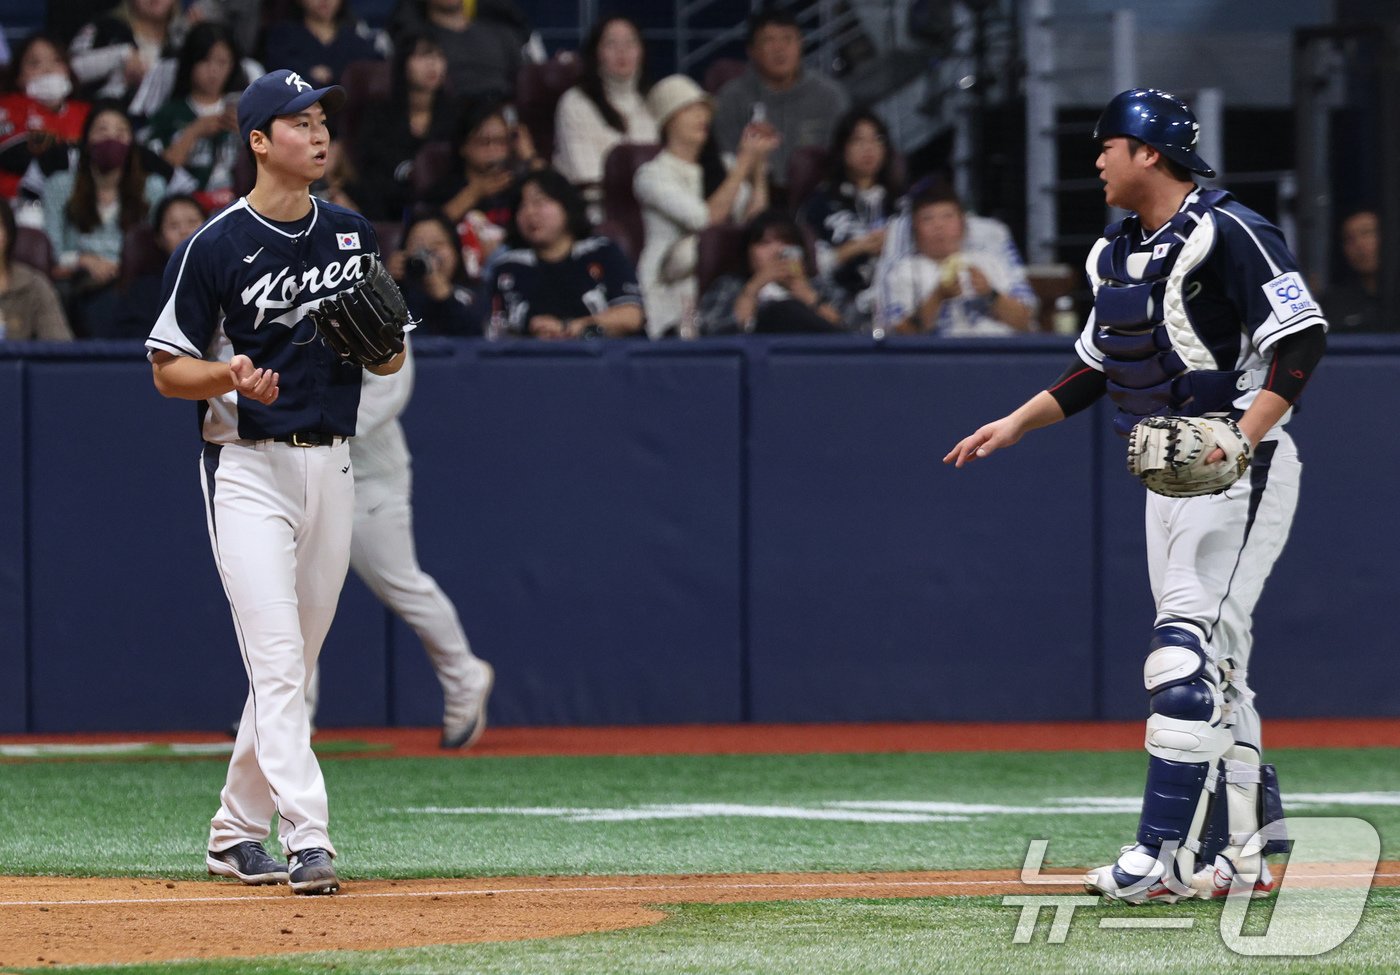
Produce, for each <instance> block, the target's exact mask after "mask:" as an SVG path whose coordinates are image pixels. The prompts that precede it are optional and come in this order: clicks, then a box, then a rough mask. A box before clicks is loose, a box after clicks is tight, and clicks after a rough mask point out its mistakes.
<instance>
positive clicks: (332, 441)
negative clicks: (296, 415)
mask: <svg viewBox="0 0 1400 975" xmlns="http://www.w3.org/2000/svg"><path fill="white" fill-rule="evenodd" d="M272 439H273V440H275V441H277V442H278V443H286V444H291V445H292V446H293V447H334V446H335V445H336V444H338V443H340V441H342V440H344V439H345V437H342V436H340V435H338V434H334V433H289V434H287V435H286V436H285V437H273V438H272Z"/></svg>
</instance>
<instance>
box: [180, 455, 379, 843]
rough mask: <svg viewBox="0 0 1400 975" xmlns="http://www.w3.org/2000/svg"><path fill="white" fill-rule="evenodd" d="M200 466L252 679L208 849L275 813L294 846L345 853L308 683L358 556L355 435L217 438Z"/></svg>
mask: <svg viewBox="0 0 1400 975" xmlns="http://www.w3.org/2000/svg"><path fill="white" fill-rule="evenodd" d="M201 475H202V476H201V479H200V480H201V484H202V485H203V488H204V495H205V510H206V513H207V515H208V522H209V539H210V543H211V544H212V546H213V549H214V562H215V564H216V566H217V567H218V570H219V576H220V578H221V579H222V580H223V584H224V591H225V592H226V594H227V595H228V601H229V607H230V608H231V609H232V611H233V624H234V629H235V630H236V632H237V635H238V643H239V647H240V649H241V651H242V654H243V666H244V668H245V669H246V671H247V673H248V682H249V693H248V700H247V703H246V704H245V705H244V708H243V716H242V718H241V719H240V721H239V725H238V738H237V739H236V741H235V742H234V746H233V757H232V759H230V761H229V767H228V779H227V781H226V783H225V785H224V789H223V792H222V793H221V794H220V800H221V805H220V807H219V811H218V814H217V815H215V817H214V819H213V821H212V822H211V824H210V832H209V848H210V849H211V850H223V849H227V848H228V847H230V846H234V845H236V844H238V843H241V842H243V841H244V840H258V841H261V840H262V839H264V838H265V837H266V836H267V832H268V829H269V827H270V825H271V823H272V816H273V813H276V814H278V816H279V817H280V820H281V822H280V824H279V826H278V838H279V840H280V842H281V845H282V852H283V853H284V854H286V853H291V852H295V851H297V850H304V849H307V848H309V847H321V848H323V849H326V850H330V851H331V852H334V849H335V848H334V847H333V846H332V845H331V842H330V837H329V835H328V834H327V819H328V816H329V811H328V809H327V802H326V785H325V780H324V779H323V778H322V776H321V767H320V765H319V764H318V763H317V761H316V756H315V754H313V753H312V751H311V730H310V723H309V718H308V716H307V710H306V702H305V694H306V683H307V676H308V675H309V674H310V673H311V672H312V671H313V669H314V668H315V666H316V658H317V657H318V656H319V654H320V652H321V644H322V642H323V641H324V640H325V637H326V632H327V631H328V630H329V629H330V625H331V620H332V618H333V617H334V616H335V607H336V602H337V601H338V600H339V598H340V589H341V585H342V584H343V583H344V581H345V570H346V566H347V565H348V564H349V558H350V528H351V519H352V513H353V510H354V478H353V477H352V475H351V473H350V448H349V445H348V443H347V442H345V441H342V442H341V443H339V444H337V445H336V446H333V447H293V446H290V445H288V444H280V443H274V442H259V443H257V444H253V445H248V446H245V445H236V444H229V445H225V446H223V447H213V446H206V448H205V451H204V462H203V465H202V468H201Z"/></svg>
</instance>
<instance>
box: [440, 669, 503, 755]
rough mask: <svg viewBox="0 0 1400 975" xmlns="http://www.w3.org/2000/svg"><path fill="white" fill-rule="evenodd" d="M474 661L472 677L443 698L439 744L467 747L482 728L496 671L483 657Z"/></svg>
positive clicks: (494, 682)
mask: <svg viewBox="0 0 1400 975" xmlns="http://www.w3.org/2000/svg"><path fill="white" fill-rule="evenodd" d="M474 663H476V664H477V666H478V670H477V676H476V679H475V680H474V681H473V682H472V683H470V684H468V685H467V688H466V690H464V691H462V692H460V693H457V694H452V695H450V696H449V697H448V699H447V703H446V707H445V708H444V711H443V718H442V740H441V741H440V742H439V744H440V745H441V747H443V748H446V749H453V748H470V747H471V746H472V745H475V744H476V742H477V739H478V738H480V737H481V733H482V732H483V731H485V730H486V701H487V699H488V698H490V696H491V688H493V687H494V686H495V685H496V671H495V670H494V669H493V668H492V667H491V665H490V664H488V663H487V662H486V661H484V660H476V661H474Z"/></svg>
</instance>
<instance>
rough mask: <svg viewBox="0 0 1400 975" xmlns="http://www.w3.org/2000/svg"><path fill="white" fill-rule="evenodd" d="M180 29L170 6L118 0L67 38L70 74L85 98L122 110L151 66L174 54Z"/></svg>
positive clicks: (167, 0)
mask: <svg viewBox="0 0 1400 975" xmlns="http://www.w3.org/2000/svg"><path fill="white" fill-rule="evenodd" d="M185 27H186V24H185V20H184V18H183V17H182V16H181V15H180V5H179V3H177V2H176V0H122V2H121V3H119V4H117V6H116V9H114V10H113V11H112V12H111V13H109V14H106V15H105V16H102V17H99V18H97V19H96V20H94V21H93V22H92V23H90V24H87V25H85V26H84V27H83V28H82V29H81V30H79V31H78V33H77V36H75V37H74V38H73V43H72V44H70V45H69V47H68V57H69V60H70V61H71V62H72V65H73V74H74V75H76V76H77V78H78V83H79V85H80V86H81V88H82V91H83V92H84V94H85V95H87V96H88V97H91V98H104V99H111V100H114V101H117V102H120V103H121V104H122V105H123V107H125V105H126V104H127V103H128V102H129V101H131V97H132V96H133V95H134V94H136V89H137V88H138V87H140V85H141V82H142V80H143V79H144V78H145V77H146V75H147V73H148V72H149V71H150V70H151V69H152V68H154V67H155V65H156V62H157V61H159V60H160V59H161V57H162V56H164V55H166V54H173V53H174V52H175V51H176V50H178V49H179V47H180V44H181V42H182V41H183V40H184V37H185Z"/></svg>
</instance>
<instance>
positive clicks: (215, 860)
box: [204, 840, 287, 887]
mask: <svg viewBox="0 0 1400 975" xmlns="http://www.w3.org/2000/svg"><path fill="white" fill-rule="evenodd" d="M204 865H205V866H206V867H208V868H209V872H210V873H211V874H213V875H214V876H216V877H232V878H234V879H235V880H241V881H243V882H244V883H245V884H249V885H251V886H254V887H257V886H260V885H262V884H285V883H286V882H287V868H286V867H284V866H283V865H282V862H281V861H280V860H276V859H273V857H272V855H271V854H269V853H268V852H267V850H266V849H264V848H263V845H262V844H261V843H256V842H254V841H252V840H244V841H243V842H242V843H239V844H238V845H237V846H231V847H229V848H228V849H227V850H217V851H215V850H210V851H209V852H208V853H207V854H205V857H204Z"/></svg>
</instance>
